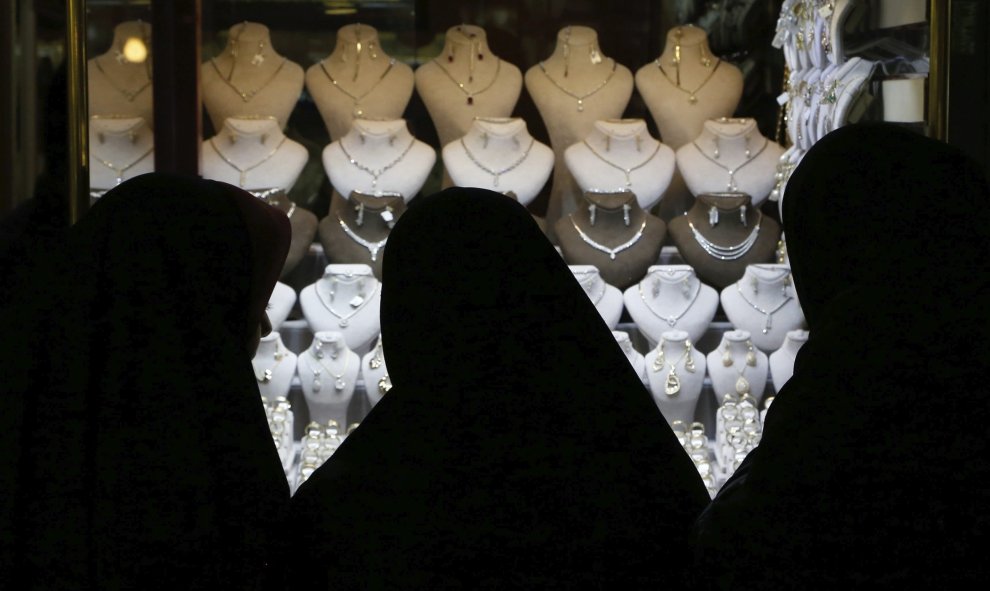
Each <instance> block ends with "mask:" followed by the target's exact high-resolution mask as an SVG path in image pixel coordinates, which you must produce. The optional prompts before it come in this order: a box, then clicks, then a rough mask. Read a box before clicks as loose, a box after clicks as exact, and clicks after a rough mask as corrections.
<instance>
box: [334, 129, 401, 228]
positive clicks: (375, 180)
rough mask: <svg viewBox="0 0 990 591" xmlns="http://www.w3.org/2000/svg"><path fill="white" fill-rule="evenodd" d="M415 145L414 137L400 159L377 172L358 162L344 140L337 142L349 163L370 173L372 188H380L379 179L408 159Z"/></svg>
mask: <svg viewBox="0 0 990 591" xmlns="http://www.w3.org/2000/svg"><path fill="white" fill-rule="evenodd" d="M415 143H416V138H415V137H414V138H412V140H411V141H410V142H409V145H408V146H406V149H405V150H403V151H402V153H401V154H399V157H398V158H396V159H395V160H393V161H391V162H389V163H388V164H386V165H385V166H383V167H381V168H379V169H377V170H375V169H373V168H370V167H368V166H365V165H364V164H361V163H360V162H358V161H357V160H355V159H354V157H353V156H351V153H350V152H348V151H347V147H346V146H344V138H341V139H340V141H339V142H337V145H338V146H340V151H341V152H343V153H344V156H346V157H347V161H348V162H350V163H351V164H353V165H354V166H356V167H357V168H358V169H359V170H363V171H364V172H366V173H368V174H370V175H371V186H372V188H374V187H376V186H378V177H380V176H382V175H383V174H385V173H386V172H388V170H390V169H391V168H392V167H393V166H395V165H396V164H398V163H399V162H401V161H402V159H403V158H405V157H406V154H408V153H409V150H412V147H413V145H414V144H415ZM342 223H343V222H342Z"/></svg>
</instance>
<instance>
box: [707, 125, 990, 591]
mask: <svg viewBox="0 0 990 591" xmlns="http://www.w3.org/2000/svg"><path fill="white" fill-rule="evenodd" d="M988 203H990V200H988V190H987V184H986V179H985V178H984V177H983V175H982V173H981V172H980V171H979V169H978V168H977V166H976V165H975V163H973V162H971V161H970V160H969V159H968V158H966V157H965V156H964V155H963V154H962V153H961V152H960V151H959V150H957V149H955V148H952V147H950V146H948V145H946V144H943V143H940V142H936V141H934V140H930V139H927V138H924V137H921V136H919V135H917V134H915V133H912V132H910V131H907V130H904V129H900V128H898V127H895V126H892V125H889V124H888V125H864V126H853V127H847V128H843V129H840V130H838V131H836V132H834V133H832V134H830V135H828V136H826V137H825V138H823V139H822V140H821V141H820V142H818V143H817V144H816V145H815V146H814V147H813V148H812V149H811V150H810V151H809V152H808V154H807V156H805V158H804V160H803V161H802V162H801V164H800V165H799V166H798V168H797V169H796V170H795V172H794V174H793V176H792V177H791V179H790V181H789V182H788V185H787V192H786V196H785V199H784V212H783V213H784V215H783V219H784V227H785V230H786V232H787V244H788V251H789V253H790V259H791V265H792V269H793V277H794V285H795V288H796V289H797V293H798V296H799V298H800V300H801V305H802V307H803V309H804V313H805V316H806V317H807V320H808V325H809V327H810V332H811V335H810V338H809V340H808V342H807V344H806V345H805V346H804V347H803V348H802V349H801V350H800V352H799V353H798V357H797V362H796V364H795V368H794V376H793V377H792V378H791V379H790V381H788V382H787V384H786V385H785V386H784V387H783V388H782V389H781V391H780V393H779V394H778V395H777V396H776V398H775V400H774V402H773V405H772V406H771V407H770V410H769V412H768V415H767V419H766V424H765V428H764V435H763V440H762V442H761V443H760V446H759V447H758V448H757V449H756V450H755V451H754V452H752V453H751V454H750V455H749V457H747V458H746V460H745V461H744V462H743V464H742V466H741V467H740V469H739V471H738V472H737V473H736V474H735V475H734V476H733V478H732V479H731V480H730V481H729V482H728V483H727V484H726V485H725V486H724V487H723V489H722V490H721V491H720V493H719V495H718V496H717V497H716V499H715V500H714V501H713V502H712V504H711V506H710V507H709V509H708V510H707V511H706V512H705V514H704V516H703V517H702V519H700V520H699V523H698V526H697V528H696V535H697V543H698V555H699V558H700V565H699V570H700V572H703V573H707V575H708V576H709V580H710V583H711V586H712V587H714V588H722V589H748V588H760V589H807V588H833V589H857V588H864V589H865V588H869V589H878V588H888V587H892V586H897V587H898V588H905V586H906V585H905V584H906V583H907V584H911V585H913V586H915V588H917V586H919V585H920V586H922V587H926V588H947V587H949V586H950V585H954V584H956V583H965V582H969V583H972V582H974V581H983V582H984V583H985V582H986V581H987V576H988V572H990V571H988V566H987V561H986V558H985V557H984V556H982V554H983V550H982V548H983V547H985V545H984V544H982V542H981V540H982V541H985V540H986V537H987V534H988V532H990V519H988V513H990V509H988V507H990V493H988V490H990V489H988V488H987V486H986V482H987V481H986V478H987V477H988V476H990V454H988V452H990V449H988V445H987V437H988V435H987V432H988V429H987V427H988V424H990V397H988V388H987V379H988V374H987V372H986V369H987V367H986V365H987V359H988V358H990V356H988V352H990V351H988V349H990V347H988V342H990V338H988V335H990V331H988V322H987V319H988V315H987V313H986V310H985V309H984V308H983V306H984V305H985V302H986V301H987V296H988V295H990V292H988V274H987V258H986V257H987V252H988V247H990V239H988V231H987V225H986V220H985V216H984V215H983V213H982V212H983V211H985V209H986V207H987V205H988ZM963 588H975V587H974V586H973V585H966V586H964V587H963Z"/></svg>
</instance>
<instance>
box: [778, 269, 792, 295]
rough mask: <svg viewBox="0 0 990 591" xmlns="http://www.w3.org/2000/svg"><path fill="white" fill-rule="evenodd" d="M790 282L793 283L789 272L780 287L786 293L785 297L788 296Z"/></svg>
mask: <svg viewBox="0 0 990 591" xmlns="http://www.w3.org/2000/svg"><path fill="white" fill-rule="evenodd" d="M790 284H791V275H790V274H789V273H788V274H787V275H785V276H784V285H782V286H781V288H780V291H781V293H782V294H783V295H784V297H787V287H788V286H789V285H790Z"/></svg>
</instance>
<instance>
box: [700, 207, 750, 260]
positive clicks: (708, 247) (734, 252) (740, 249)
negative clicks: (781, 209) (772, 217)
mask: <svg viewBox="0 0 990 591" xmlns="http://www.w3.org/2000/svg"><path fill="white" fill-rule="evenodd" d="M756 213H757V215H758V216H759V217H758V218H757V219H756V225H755V226H753V231H752V232H750V233H749V236H747V237H746V239H745V240H743V241H742V242H740V243H739V244H733V245H731V246H720V245H718V244H715V243H714V242H712V241H711V240H709V239H707V238H705V237H704V236H702V235H701V232H699V231H698V229H697V228H695V227H694V222H692V221H691V220H688V227H689V228H691V232H692V233H693V234H694V239H695V241H696V242H697V243H698V246H700V247H701V248H702V250H704V251H705V252H707V253H708V254H709V255H711V256H713V257H715V258H717V259H719V260H722V261H734V260H736V259H738V258H742V257H743V256H745V254H746V253H747V252H749V249H751V248H753V245H754V244H756V239H757V237H758V235H759V233H760V224H761V223H762V222H763V213H762V212H760V211H759V210H757V211H756Z"/></svg>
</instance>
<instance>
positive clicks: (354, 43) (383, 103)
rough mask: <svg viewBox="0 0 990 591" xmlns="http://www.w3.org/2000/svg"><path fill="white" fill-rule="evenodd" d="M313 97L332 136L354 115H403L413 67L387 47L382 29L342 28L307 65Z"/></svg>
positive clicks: (342, 131) (340, 133)
mask: <svg viewBox="0 0 990 591" xmlns="http://www.w3.org/2000/svg"><path fill="white" fill-rule="evenodd" d="M306 90H307V91H309V95H310V96H311V97H313V102H314V103H316V108H317V110H319V112H320V116H321V117H322V118H323V123H324V125H326V127H327V132H329V134H330V139H331V140H338V139H340V138H341V137H343V136H344V134H346V133H347V132H348V130H350V128H351V124H352V123H353V122H354V120H355V119H363V118H368V119H386V120H394V119H399V118H401V117H402V114H403V113H404V112H405V110H406V106H407V105H408V104H409V99H411V98H412V93H413V71H412V68H410V67H409V66H407V65H406V64H404V63H402V62H400V61H398V60H396V59H395V58H393V57H389V55H388V54H387V53H385V51H384V50H382V47H381V43H380V41H379V39H378V31H377V30H375V29H374V28H373V27H369V26H368V25H362V24H353V25H345V26H343V27H341V28H340V29H339V30H338V31H337V41H336V45H335V46H334V48H333V52H332V53H331V54H330V55H328V56H327V57H325V58H323V59H322V60H320V61H319V62H317V63H316V64H314V65H313V66H311V67H310V68H309V69H308V70H306Z"/></svg>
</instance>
